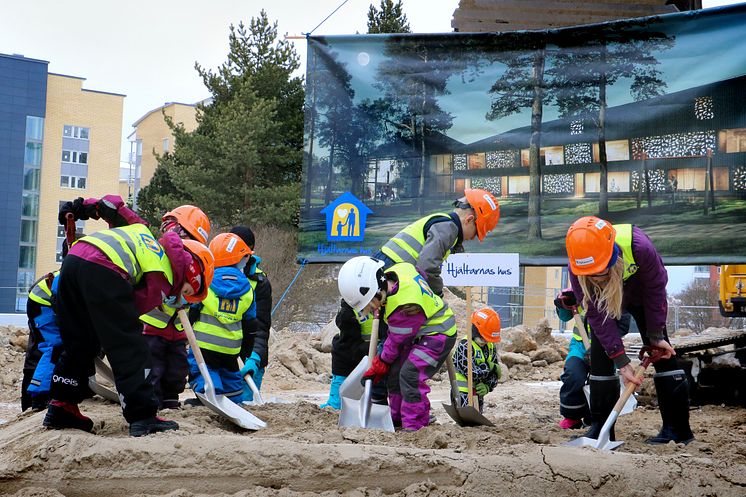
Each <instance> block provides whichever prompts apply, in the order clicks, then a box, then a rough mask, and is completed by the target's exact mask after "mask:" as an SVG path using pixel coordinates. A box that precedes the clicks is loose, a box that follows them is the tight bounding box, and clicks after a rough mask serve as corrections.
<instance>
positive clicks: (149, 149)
mask: <svg viewBox="0 0 746 497" xmlns="http://www.w3.org/2000/svg"><path fill="white" fill-rule="evenodd" d="M166 116H168V117H169V118H171V119H172V120H173V122H174V123H176V124H181V125H182V126H184V129H185V130H187V131H194V130H195V129H196V128H197V104H183V103H178V102H168V103H166V104H164V105H162V106H160V107H158V108H155V109H153V110H151V111H149V112H147V113H146V114H145V115H144V116H142V117H141V118H140V119H138V120H137V121H135V123H134V124H133V125H132V127H133V128H135V130H134V131H133V132H132V134H130V136H129V140H130V144H131V147H130V167H131V178H132V192H133V200H134V202H137V193H138V192H139V191H140V188H142V187H144V186H146V185H147V184H148V183H150V180H151V179H152V178H153V174H154V173H155V168H156V167H157V166H158V158H157V156H158V155H163V154H164V153H166V152H173V150H174V137H173V134H172V133H171V129H170V128H169V127H168V124H167V123H166V119H165V117H166Z"/></svg>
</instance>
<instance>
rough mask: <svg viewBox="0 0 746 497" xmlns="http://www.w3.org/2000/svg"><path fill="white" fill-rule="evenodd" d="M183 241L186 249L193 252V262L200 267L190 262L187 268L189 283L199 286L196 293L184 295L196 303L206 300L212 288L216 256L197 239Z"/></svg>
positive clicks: (188, 300) (189, 300) (186, 298)
mask: <svg viewBox="0 0 746 497" xmlns="http://www.w3.org/2000/svg"><path fill="white" fill-rule="evenodd" d="M183 243H184V249H185V250H186V251H187V252H189V253H190V254H192V262H193V263H195V262H196V263H198V265H199V268H197V267H196V265H195V264H190V266H189V268H188V269H187V281H188V283H190V284H191V285H192V288H194V287H195V286H197V288H198V289H195V292H194V295H189V296H186V295H184V299H185V300H186V301H187V302H190V303H192V304H196V303H197V302H201V301H202V300H204V298H205V297H206V296H207V291H208V290H209V289H210V284H211V283H212V276H213V274H214V273H215V257H213V255H212V252H210V249H208V248H207V247H205V246H204V245H203V244H201V243H200V242H198V241H196V240H183ZM195 283H199V285H195Z"/></svg>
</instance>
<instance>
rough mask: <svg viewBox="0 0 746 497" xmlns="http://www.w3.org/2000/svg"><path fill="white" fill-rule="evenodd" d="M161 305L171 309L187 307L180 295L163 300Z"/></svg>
mask: <svg viewBox="0 0 746 497" xmlns="http://www.w3.org/2000/svg"><path fill="white" fill-rule="evenodd" d="M163 305H165V306H168V307H170V308H172V309H181V308H182V307H184V306H186V305H187V301H186V299H185V298H184V297H182V296H181V295H171V296H170V297H166V298H165V299H163Z"/></svg>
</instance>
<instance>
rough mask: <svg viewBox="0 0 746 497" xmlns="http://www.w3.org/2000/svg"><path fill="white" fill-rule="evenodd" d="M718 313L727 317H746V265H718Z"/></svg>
mask: <svg viewBox="0 0 746 497" xmlns="http://www.w3.org/2000/svg"><path fill="white" fill-rule="evenodd" d="M718 305H719V306H720V314H722V315H723V316H725V317H727V318H742V317H746V265H744V264H732V265H728V266H720V299H719V300H718Z"/></svg>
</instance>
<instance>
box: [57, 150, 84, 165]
mask: <svg viewBox="0 0 746 497" xmlns="http://www.w3.org/2000/svg"><path fill="white" fill-rule="evenodd" d="M62 162H69V163H71V164H88V152H78V151H75V150H63V151H62Z"/></svg>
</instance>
